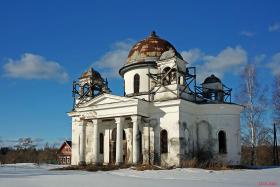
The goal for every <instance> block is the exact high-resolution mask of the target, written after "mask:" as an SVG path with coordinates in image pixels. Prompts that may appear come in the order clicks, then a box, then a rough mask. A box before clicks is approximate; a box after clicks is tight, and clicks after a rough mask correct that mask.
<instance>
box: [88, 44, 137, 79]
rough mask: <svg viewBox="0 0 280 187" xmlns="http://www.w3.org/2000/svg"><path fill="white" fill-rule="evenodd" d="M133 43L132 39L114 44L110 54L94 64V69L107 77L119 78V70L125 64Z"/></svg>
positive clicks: (106, 54) (107, 53)
mask: <svg viewBox="0 0 280 187" xmlns="http://www.w3.org/2000/svg"><path fill="white" fill-rule="evenodd" d="M133 43H134V41H133V40H130V39H128V40H125V41H119V42H116V43H114V44H113V45H112V47H111V49H110V50H109V51H108V52H106V53H105V54H104V55H103V56H102V57H101V58H100V59H99V60H97V61H96V62H94V63H93V67H94V68H95V67H96V68H98V69H100V70H101V71H102V72H103V74H104V75H105V76H106V77H119V73H118V72H119V69H120V68H121V67H122V66H123V65H124V64H125V62H126V60H127V55H128V53H129V50H130V49H131V47H132V44H133Z"/></svg>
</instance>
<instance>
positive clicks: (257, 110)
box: [238, 64, 271, 165]
mask: <svg viewBox="0 0 280 187" xmlns="http://www.w3.org/2000/svg"><path fill="white" fill-rule="evenodd" d="M239 88H240V92H239V95H238V100H239V102H241V104H243V105H244V106H245V110H244V112H243V122H244V123H243V124H244V126H243V129H242V136H243V137H242V139H243V143H245V144H246V143H247V144H248V145H250V146H251V161H250V162H251V165H254V164H256V146H257V145H258V144H263V143H267V142H269V141H270V140H269V139H270V138H271V137H270V136H269V134H270V131H269V128H266V127H265V126H264V123H263V117H264V115H265V112H266V106H267V99H266V93H267V88H264V87H263V86H262V85H261V84H259V82H258V80H257V71H256V66H255V64H248V65H246V67H245V68H244V71H243V72H242V74H241V82H240V87H239Z"/></svg>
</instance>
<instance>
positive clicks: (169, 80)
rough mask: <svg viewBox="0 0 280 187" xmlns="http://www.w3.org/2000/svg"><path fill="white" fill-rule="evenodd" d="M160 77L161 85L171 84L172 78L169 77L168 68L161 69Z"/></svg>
mask: <svg viewBox="0 0 280 187" xmlns="http://www.w3.org/2000/svg"><path fill="white" fill-rule="evenodd" d="M167 73H168V74H167ZM162 76H163V77H164V78H163V85H169V84H171V78H172V77H171V71H170V67H166V68H164V69H163V71H162Z"/></svg>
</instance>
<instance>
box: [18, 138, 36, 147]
mask: <svg viewBox="0 0 280 187" xmlns="http://www.w3.org/2000/svg"><path fill="white" fill-rule="evenodd" d="M15 148H17V149H23V150H26V149H35V148H36V145H35V144H34V140H32V138H29V137H28V138H19V139H18V143H17V144H16V145H15Z"/></svg>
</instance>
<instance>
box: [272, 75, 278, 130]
mask: <svg viewBox="0 0 280 187" xmlns="http://www.w3.org/2000/svg"><path fill="white" fill-rule="evenodd" d="M272 105H273V119H274V122H275V123H276V127H277V128H278V129H277V131H278V134H279V132H280V75H278V76H276V77H275V79H274V82H273V88H272Z"/></svg>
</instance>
